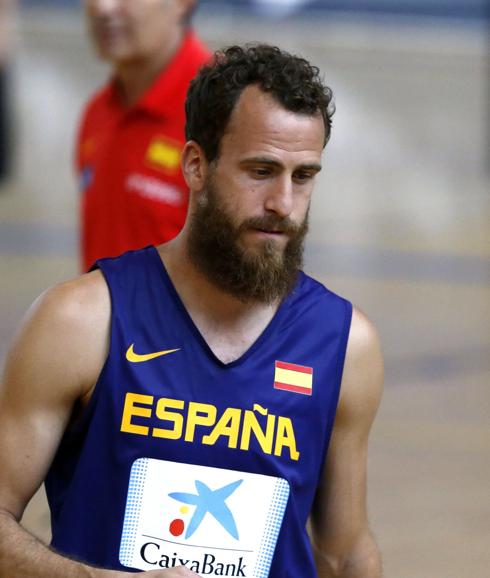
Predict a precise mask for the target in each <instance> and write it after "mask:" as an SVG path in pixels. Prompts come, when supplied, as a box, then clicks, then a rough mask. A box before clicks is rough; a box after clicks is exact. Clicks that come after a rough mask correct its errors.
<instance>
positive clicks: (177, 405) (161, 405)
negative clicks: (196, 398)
mask: <svg viewBox="0 0 490 578" xmlns="http://www.w3.org/2000/svg"><path fill="white" fill-rule="evenodd" d="M184 404H185V402H184V401H182V400H180V399H169V398H168V397H162V398H160V399H159V400H158V403H157V409H156V416H157V418H158V419H161V420H163V421H170V422H173V424H174V426H173V428H172V429H163V428H159V427H154V428H153V433H152V435H153V437H155V438H165V439H168V440H178V439H179V438H181V437H182V429H183V426H184V418H183V417H182V415H181V414H180V413H177V412H174V411H167V409H168V408H171V409H184Z"/></svg>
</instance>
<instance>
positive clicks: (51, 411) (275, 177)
mask: <svg viewBox="0 0 490 578" xmlns="http://www.w3.org/2000/svg"><path fill="white" fill-rule="evenodd" d="M332 113H333V106H332V94H331V91H330V89H329V88H327V87H326V86H325V85H324V84H323V83H322V81H321V80H320V78H319V71H318V69H317V68H315V67H314V66H312V65H310V64H309V63H308V62H307V61H305V60H303V59H301V58H298V57H296V56H291V55H290V54H287V53H285V52H283V51H281V50H280V49H278V48H275V47H271V46H267V45H259V46H251V47H247V48H241V47H238V46H235V47H231V48H229V49H227V50H225V51H223V52H219V53H217V54H216V55H215V60H214V62H213V64H211V65H209V66H207V67H205V68H204V69H202V70H201V72H200V73H199V75H198V76H197V77H196V79H195V80H194V81H193V82H192V84H191V87H190V90H189V94H188V97H187V102H186V114H187V126H186V136H187V144H186V145H185V147H184V150H183V159H182V167H183V174H184V176H185V179H186V182H187V185H188V187H189V190H190V207H189V213H188V217H187V220H186V223H185V226H184V228H183V230H182V232H181V233H180V234H179V235H178V237H176V238H175V239H173V240H172V241H170V242H169V243H167V244H164V245H161V246H160V247H158V248H156V247H153V246H149V247H147V248H145V249H141V250H138V251H132V252H129V253H125V254H124V255H122V256H121V257H119V258H114V259H103V260H100V261H98V263H97V266H96V269H95V270H94V271H92V272H90V273H88V274H87V275H84V276H82V277H81V278H79V279H76V280H74V281H70V282H68V283H64V284H62V285H60V286H57V287H55V288H53V289H50V290H49V291H48V292H47V293H46V294H45V295H44V296H43V297H42V298H41V300H40V301H39V303H37V304H36V305H35V306H34V308H33V311H32V313H31V314H30V316H29V317H28V319H27V321H26V323H25V326H24V328H23V329H22V331H21V332H20V336H19V338H18V339H17V341H16V343H15V345H14V347H13V349H12V352H11V354H10V357H9V362H8V364H7V370H6V377H5V382H4V386H3V390H2V395H1V397H0V444H1V449H2V456H3V459H2V470H1V473H0V488H1V490H0V512H1V514H2V515H1V516H0V538H1V539H0V544H1V546H0V574H1V575H6V576H9V578H21V577H24V576H26V575H28V576H30V577H32V578H48V577H49V578H57V577H58V576H59V577H61V576H63V578H70V577H84V576H90V577H92V576H93V577H96V578H110V577H113V578H115V577H117V578H122V576H124V575H125V574H126V572H134V571H138V570H139V571H141V572H140V573H139V575H141V576H143V575H145V576H146V575H147V574H148V575H149V576H150V575H151V576H152V577H155V578H158V577H160V576H161V577H162V578H164V577H166V578H167V577H168V578H172V577H177V576H196V575H198V576H199V575H200V576H207V575H215V576H247V577H249V578H252V577H253V578H265V577H269V578H291V577H295V578H296V577H306V578H313V577H314V576H319V577H320V578H328V577H331V576H337V577H339V576H340V577H342V578H379V576H380V556H379V551H378V548H377V546H376V544H375V541H374V539H373V537H372V534H371V532H370V529H369V524H368V520H367V514H366V483H367V482H366V455H367V444H368V434H369V430H370V427H371V424H372V421H373V419H374V416H375V413H376V410H377V407H378V404H379V399H380V395H381V389H382V361H381V355H380V351H379V343H378V339H377V336H376V332H375V329H374V328H373V326H372V324H371V323H370V322H369V321H368V319H367V318H366V317H365V316H364V315H363V314H362V313H361V312H360V311H358V310H357V309H356V308H353V307H352V306H351V304H350V303H349V302H348V301H346V300H345V299H343V298H342V297H339V296H337V295H335V294H334V293H332V292H331V291H329V290H328V289H326V288H325V287H324V286H323V285H321V284H320V283H318V282H317V281H315V280H313V279H312V278H310V277H308V276H307V275H305V274H304V273H303V272H301V263H302V250H303V240H304V237H305V235H306V231H307V221H308V210H309V206H310V200H311V195H312V192H313V188H314V183H315V178H316V175H317V174H318V172H319V171H320V169H321V163H322V152H323V149H324V146H325V144H326V142H327V141H328V138H329V136H330V130H331V115H332ZM43 479H45V480H46V489H47V494H48V500H49V503H50V507H51V514H52V528H53V541H52V544H51V548H50V549H48V548H46V547H44V546H43V545H41V544H39V543H37V542H35V541H34V540H33V539H32V537H31V536H29V535H28V534H27V533H26V532H25V531H24V530H23V529H22V528H21V527H20V525H19V524H18V520H19V519H20V517H21V515H22V512H23V509H24V507H25V505H26V503H27V501H28V500H29V498H30V497H31V496H32V495H33V493H34V492H35V491H36V489H37V487H38V486H39V484H40V483H41V482H42V481H43ZM308 520H310V521H311V528H312V532H311V538H310V536H309V534H308V532H307V529H306V526H307V522H308Z"/></svg>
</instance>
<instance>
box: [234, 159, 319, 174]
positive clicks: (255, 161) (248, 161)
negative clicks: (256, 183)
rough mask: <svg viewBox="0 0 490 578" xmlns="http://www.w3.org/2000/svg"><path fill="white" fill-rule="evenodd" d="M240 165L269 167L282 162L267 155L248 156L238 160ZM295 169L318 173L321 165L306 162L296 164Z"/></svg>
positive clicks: (279, 165) (277, 165) (279, 164)
mask: <svg viewBox="0 0 490 578" xmlns="http://www.w3.org/2000/svg"><path fill="white" fill-rule="evenodd" d="M240 164H241V165H248V164H258V165H267V166H271V167H282V166H283V164H282V163H280V162H279V161H276V160H274V159H270V158H268V157H248V158H246V159H243V160H242V161H240ZM296 170H303V171H304V170H306V171H313V172H315V173H319V172H320V171H321V170H322V165H320V164H319V163H306V164H303V165H298V166H297V167H296Z"/></svg>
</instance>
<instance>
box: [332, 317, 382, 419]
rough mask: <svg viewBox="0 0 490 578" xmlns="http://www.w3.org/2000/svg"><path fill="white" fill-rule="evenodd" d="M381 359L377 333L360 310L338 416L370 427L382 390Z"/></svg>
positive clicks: (353, 325)
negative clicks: (359, 421)
mask: <svg viewBox="0 0 490 578" xmlns="http://www.w3.org/2000/svg"><path fill="white" fill-rule="evenodd" d="M383 373H384V368H383V357H382V354H381V345H380V340H379V336H378V332H377V329H376V327H375V326H374V324H373V323H372V321H371V320H370V319H369V318H368V317H367V316H366V315H365V314H364V313H363V312H362V311H361V310H359V309H357V308H355V307H354V309H353V312H352V322H351V327H350V332H349V340H348V343H347V351H346V357H345V364H344V372H343V377H342V385H341V390H340V401H339V408H338V417H339V418H340V419H342V417H346V418H347V419H348V418H351V419H360V418H361V419H362V420H364V419H365V420H366V425H367V426H368V427H369V426H370V425H371V422H372V420H373V419H374V416H375V414H376V411H377V408H378V406H379V403H380V399H381V395H382V390H383Z"/></svg>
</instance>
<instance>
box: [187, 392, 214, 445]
mask: <svg viewBox="0 0 490 578" xmlns="http://www.w3.org/2000/svg"><path fill="white" fill-rule="evenodd" d="M215 423H216V408H215V407H214V405H209V404H207V403H198V402H195V401H191V402H190V403H189V411H188V413H187V425H186V428H185V437H184V439H185V441H186V442H193V441H194V432H195V429H196V425H207V426H211V425H214V424H215Z"/></svg>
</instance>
